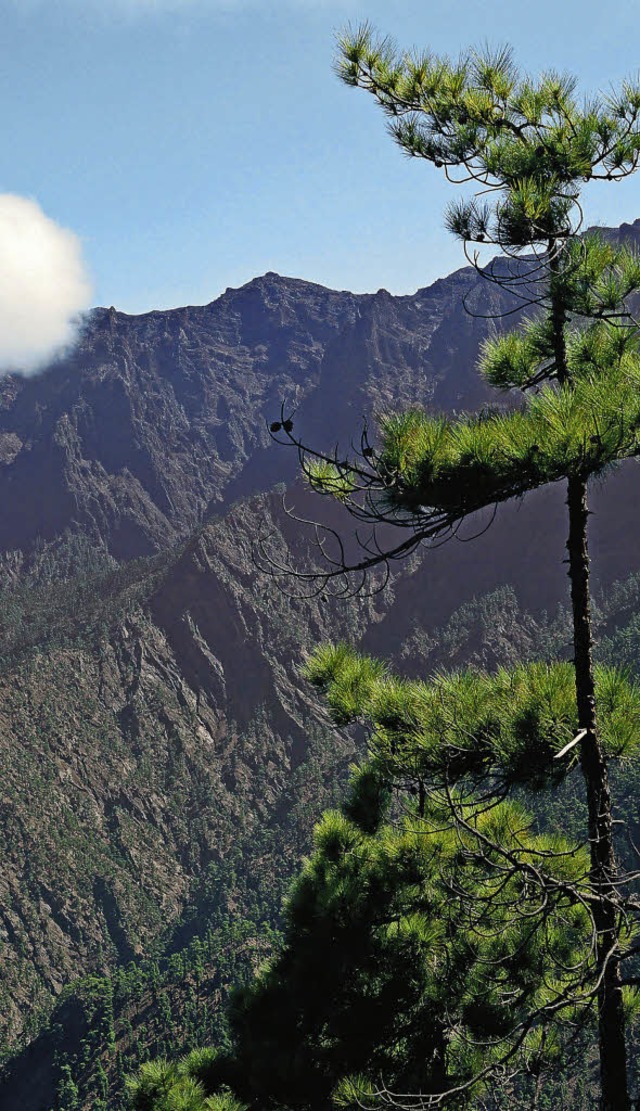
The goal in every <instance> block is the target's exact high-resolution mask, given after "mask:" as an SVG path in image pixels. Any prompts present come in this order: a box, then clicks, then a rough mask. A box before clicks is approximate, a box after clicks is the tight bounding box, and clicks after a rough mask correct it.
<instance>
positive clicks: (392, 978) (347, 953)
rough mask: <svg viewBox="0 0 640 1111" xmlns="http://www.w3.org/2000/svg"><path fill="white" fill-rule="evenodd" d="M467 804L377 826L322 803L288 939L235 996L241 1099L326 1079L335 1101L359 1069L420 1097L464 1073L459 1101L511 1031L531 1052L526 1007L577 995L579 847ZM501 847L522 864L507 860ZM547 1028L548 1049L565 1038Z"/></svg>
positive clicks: (290, 1100) (578, 999) (583, 999)
mask: <svg viewBox="0 0 640 1111" xmlns="http://www.w3.org/2000/svg"><path fill="white" fill-rule="evenodd" d="M371 770H372V769H371V767H370V766H369V767H367V766H365V767H364V768H363V769H360V770H359V771H357V772H356V778H357V779H359V780H360V782H362V777H363V774H364V773H367V772H371ZM373 770H374V771H375V769H373ZM378 774H379V773H378ZM356 789H358V787H357V786H356ZM345 809H346V810H348V809H349V805H347V807H346V808H345ZM465 814H466V819H467V821H468V828H467V830H466V832H464V833H462V834H461V830H460V828H458V829H457V830H456V829H454V828H453V827H452V826H451V824H450V823H449V822H448V821H447V820H446V814H445V811H444V810H443V808H442V807H441V806H439V805H437V804H435V803H433V802H432V803H429V804H428V805H427V807H426V808H425V809H424V810H423V812H422V813H420V814H418V813H415V812H414V814H413V815H411V814H408V813H407V814H406V816H405V818H404V819H403V820H402V821H399V822H396V823H393V824H390V823H384V824H379V825H378V827H377V828H376V830H375V831H374V832H370V825H369V823H368V821H366V820H365V826H364V828H363V825H362V824H360V823H358V822H357V821H354V820H352V819H350V818H349V817H348V816H347V814H346V813H337V812H333V813H328V814H326V815H325V817H324V819H323V821H322V822H321V823H320V825H319V827H318V829H317V831H316V839H315V843H316V851H315V853H314V855H313V857H312V858H311V860H310V861H309V863H308V864H307V865H306V867H305V868H304V870H303V872H302V874H301V876H300V878H299V879H298V881H297V883H296V885H295V886H294V888H293V891H292V894H291V897H290V901H289V905H288V909H287V920H286V928H285V945H284V948H283V950H282V952H281V954H280V955H279V956H278V957H277V958H276V959H275V960H274V961H273V962H272V963H271V964H270V965H269V966H268V967H267V968H266V969H265V970H264V971H263V972H262V973H261V975H260V976H259V977H258V978H257V980H256V981H255V982H254V984H253V985H252V986H251V987H250V988H249V989H247V990H246V991H245V992H244V993H242V994H241V995H240V996H239V997H237V999H236V1003H235V1008H234V1015H233V1019H232V1021H233V1026H234V1031H235V1067H236V1070H237V1071H236V1080H235V1084H236V1086H237V1088H238V1090H239V1091H240V1092H241V1093H242V1095H243V1096H244V1097H245V1098H248V1099H251V1100H252V1106H255V1107H258V1106H260V1107H263V1106H280V1105H284V1106H287V1107H300V1108H303V1107H304V1108H306V1107H310V1106H324V1105H325V1104H326V1101H327V1099H328V1098H329V1096H330V1093H331V1092H332V1091H333V1089H334V1088H335V1086H336V1084H339V1085H340V1088H339V1091H340V1097H339V1100H338V1102H340V1101H345V1100H346V1099H347V1094H348V1091H349V1090H350V1088H349V1084H345V1083H344V1081H345V1080H346V1078H348V1077H353V1075H354V1074H358V1073H360V1074H362V1075H363V1076H367V1077H369V1078H370V1080H371V1078H377V1077H380V1076H382V1077H384V1080H385V1084H386V1085H387V1086H388V1087H389V1088H391V1089H395V1090H402V1091H406V1090H420V1091H421V1092H422V1094H423V1095H426V1094H428V1093H429V1092H442V1091H445V1090H447V1089H449V1088H453V1087H456V1086H458V1085H466V1084H469V1085H470V1086H469V1088H468V1090H465V1091H463V1092H462V1093H461V1094H460V1096H459V1097H458V1098H454V1099H452V1100H451V1101H450V1104H449V1105H450V1106H468V1105H469V1104H470V1102H471V1101H472V1099H473V1098H474V1096H476V1095H477V1094H478V1091H479V1089H481V1088H482V1084H481V1083H480V1084H476V1083H475V1082H474V1081H475V1078H476V1077H477V1076H478V1074H479V1073H480V1071H481V1070H482V1069H483V1068H485V1067H487V1066H488V1065H490V1064H491V1062H496V1061H497V1060H499V1059H500V1058H501V1057H502V1056H503V1055H504V1054H505V1052H506V1053H508V1054H509V1053H513V1054H517V1052H519V1050H517V1049H516V1042H517V1041H518V1040H519V1038H521V1037H522V1038H523V1042H522V1051H523V1053H525V1055H528V1057H529V1059H534V1058H535V1057H536V1055H537V1048H536V1046H538V1048H539V1031H538V1030H537V1029H536V1027H537V1023H535V1022H534V1023H533V1024H531V1021H530V1020H531V1015H532V1014H536V1013H538V1014H539V1017H540V1021H542V1018H543V1016H544V1015H545V1014H546V1013H547V1012H548V1013H549V1014H553V1012H554V1010H556V1011H557V1012H558V1017H559V1013H560V1012H563V1017H565V1018H566V1017H568V1014H569V1012H571V1013H572V1014H573V1015H574V1016H577V1015H578V1014H579V1013H580V1011H581V1010H582V1009H583V1008H584V1006H585V1005H586V1004H587V1000H588V992H587V993H585V994H584V996H582V995H581V992H580V989H579V986H578V985H579V982H580V976H581V974H582V971H583V968H582V965H583V962H584V961H586V960H588V957H587V953H588V948H589V946H588V936H589V932H588V929H587V928H586V927H587V918H586V915H585V911H584V909H583V908H582V906H581V905H580V904H579V903H577V902H575V901H574V900H572V898H571V897H570V896H568V895H567V893H566V889H565V888H564V887H563V883H567V882H568V881H569V880H570V879H572V878H573V879H579V878H580V877H581V876H582V875H583V874H584V871H585V869H586V868H587V867H588V864H587V858H586V856H585V853H584V850H583V849H579V848H578V847H577V846H575V845H571V844H569V843H567V842H564V841H563V840H562V839H561V838H558V837H553V838H549V837H536V836H534V835H533V834H532V833H531V832H530V826H531V819H530V817H529V816H528V815H527V814H526V813H525V812H524V811H523V810H522V809H521V808H520V807H519V806H517V805H516V804H513V803H509V804H506V803H504V804H500V805H498V806H496V807H495V808H493V809H492V810H491V811H489V812H487V811H480V810H478V809H477V808H473V807H470V808H468V809H466V808H465ZM481 843H482V844H483V845H485V844H487V845H490V846H492V847H491V848H490V849H489V850H488V851H486V852H480V851H479V845H480V844H481ZM511 854H515V856H517V857H518V859H519V862H520V864H521V865H523V866H524V871H519V870H518V869H515V868H514V869H510V868H505V866H504V865H505V861H506V860H507V858H508V857H509V856H510V855H511ZM542 861H544V863H542ZM529 864H531V865H532V869H531V872H530V873H529V874H528V876H527V878H525V873H526V871H527V866H528V865H529ZM539 867H541V868H542V870H543V871H545V870H546V869H547V868H548V869H549V876H553V878H554V880H555V881H556V883H558V884H559V887H558V889H557V890H556V894H555V895H554V896H551V898H550V899H549V900H548V901H546V900H543V899H542V898H541V889H540V888H539V887H537V886H536V884H535V883H532V882H531V878H532V875H533V872H534V869H537V868H539ZM560 892H562V893H560ZM543 903H544V905H545V909H544V911H543V909H542V907H543ZM534 922H535V923H536V925H537V926H540V927H542V928H540V929H535V928H534V927H533V923H534ZM578 970H580V971H579V972H578ZM565 993H566V994H567V995H569V994H571V1003H570V1004H569V1003H568V1002H566V1001H565V1002H562V1003H561V1002H560V1001H562V1000H563V999H564V996H565ZM559 1004H560V1006H558V1005H559ZM547 1027H548V1033H547V1043H546V1051H547V1054H548V1053H549V1047H550V1043H551V1041H552V1040H553V1038H555V1039H556V1042H557V1044H558V1048H560V1045H561V1043H562V1038H561V1035H560V1033H559V1032H558V1031H555V1029H554V1020H552V1021H551V1027H549V1023H547ZM351 1086H353V1081H352V1085H351ZM357 1086H358V1087H360V1086H361V1085H360V1084H358V1085H357ZM369 1087H370V1082H369ZM365 1089H366V1085H365Z"/></svg>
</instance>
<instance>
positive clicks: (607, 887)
mask: <svg viewBox="0 0 640 1111" xmlns="http://www.w3.org/2000/svg"><path fill="white" fill-rule="evenodd" d="M567 505H568V507H569V538H568V541H567V551H568V554H569V577H570V579H571V605H572V610H573V641H574V652H575V676H576V697H577V703H578V728H579V729H586V735H585V736H584V738H583V739H582V741H581V745H580V762H581V766H582V774H583V776H584V780H585V784H586V791H587V805H588V815H589V844H590V852H591V868H590V885H591V891H592V893H593V894H595V896H596V900H595V902H594V903H593V907H592V911H593V918H594V923H595V927H596V930H597V962H598V974H599V976H601V983H600V989H599V992H598V1033H599V1049H600V1081H601V1092H602V1097H601V1105H600V1106H601V1108H602V1111H629V1108H630V1106H631V1104H630V1100H629V1092H628V1083H627V1058H626V1046H625V1019H624V1011H623V1004H622V985H621V976H620V961H619V958H618V955H617V942H618V914H617V911H616V891H617V888H616V886H615V884H616V879H617V876H618V870H617V865H616V859H615V853H614V846H613V822H612V815H611V793H610V790H609V777H608V773H607V762H606V758H605V755H604V752H603V750H602V747H601V745H600V742H599V739H598V730H597V720H596V703H595V690H594V677H593V638H592V628H591V604H590V592H589V551H588V546H587V520H588V515H589V511H588V506H587V480H586V478H581V477H577V478H570V479H569V482H568V493H567Z"/></svg>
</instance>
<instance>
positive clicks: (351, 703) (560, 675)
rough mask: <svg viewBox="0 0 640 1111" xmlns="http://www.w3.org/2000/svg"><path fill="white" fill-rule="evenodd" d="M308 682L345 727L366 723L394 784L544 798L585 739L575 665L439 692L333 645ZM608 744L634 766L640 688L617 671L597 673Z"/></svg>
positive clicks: (459, 681) (441, 679)
mask: <svg viewBox="0 0 640 1111" xmlns="http://www.w3.org/2000/svg"><path fill="white" fill-rule="evenodd" d="M307 674H308V677H309V678H310V679H311V681H312V682H313V683H314V685H315V686H317V687H318V688H319V689H321V690H322V691H323V693H324V695H325V697H326V700H327V703H328V705H329V707H330V709H331V713H332V715H333V717H334V718H335V720H336V721H338V722H340V723H344V722H348V721H354V720H356V719H357V720H360V721H365V722H367V723H368V724H369V725H370V727H371V728H372V733H371V738H370V741H369V745H370V748H371V750H372V752H373V753H375V756H376V759H377V761H378V762H379V763H380V765H381V766H382V767H383V768H384V775H385V776H386V777H387V778H389V779H391V780H392V781H394V782H395V781H398V780H402V781H405V782H406V781H408V780H412V781H413V782H414V783H416V784H418V783H419V782H420V781H430V782H431V781H433V780H435V781H437V782H440V783H442V782H445V781H447V782H456V781H458V780H462V779H463V778H465V777H472V778H474V779H477V780H478V781H482V780H483V779H484V778H485V777H486V776H487V775H491V776H494V777H495V778H496V779H497V780H499V781H500V782H502V783H504V784H505V785H507V784H508V785H511V786H514V785H517V786H521V787H527V788H529V789H531V788H540V787H543V786H547V785H548V784H549V783H553V782H559V781H560V780H562V779H563V778H564V777H565V776H566V775H567V773H568V771H569V770H570V769H571V768H572V767H573V766H574V764H575V760H576V759H577V756H578V753H579V749H578V748H577V746H575V747H574V748H573V749H572V750H571V751H570V752H569V753H568V754H567V755H566V756H565V757H562V758H560V759H557V756H558V753H559V752H560V751H561V750H562V749H563V748H564V747H565V746H566V745H567V744H569V742H570V741H571V740H572V738H573V737H574V736H575V735H576V733H577V730H578V714H577V707H576V694H575V683H574V677H573V669H572V667H571V664H569V663H555V664H546V663H529V664H526V665H521V666H519V667H516V668H514V669H512V670H507V669H504V668H500V669H499V670H498V671H496V672H494V673H487V672H482V671H477V670H468V671H460V672H450V673H442V674H439V675H436V676H434V677H433V678H432V679H431V680H430V681H429V682H420V681H417V680H401V679H397V678H395V677H394V676H391V675H389V674H388V673H387V672H386V670H385V669H384V668H383V667H382V665H381V664H380V663H379V662H378V661H374V660H371V658H370V657H368V656H362V655H360V654H358V653H357V652H355V651H354V650H352V649H349V648H348V647H347V646H346V645H344V644H340V645H337V646H335V647H332V646H330V645H323V646H322V648H320V649H319V650H318V651H317V652H316V653H314V654H313V655H312V657H311V659H310V661H309V664H308V669H307ZM596 695H597V699H598V705H599V707H600V708H601V712H602V742H603V746H604V749H605V751H606V752H607V754H608V755H609V757H610V758H615V757H627V758H630V757H632V756H633V755H634V754H635V753H636V752H637V750H638V746H639V744H640V687H639V686H638V685H637V684H636V683H635V682H634V681H633V680H631V679H630V677H629V675H628V674H627V673H626V672H624V671H620V670H617V669H615V668H612V667H604V666H600V667H598V668H597V670H596Z"/></svg>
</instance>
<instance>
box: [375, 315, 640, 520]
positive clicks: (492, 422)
mask: <svg viewBox="0 0 640 1111" xmlns="http://www.w3.org/2000/svg"><path fill="white" fill-rule="evenodd" d="M598 328H599V330H600V332H601V333H604V332H606V331H609V332H611V331H612V326H611V325H604V324H601V325H599V326H598ZM594 331H595V327H594V329H592V331H591V334H590V335H589V336H588V337H582V336H581V337H580V340H579V343H576V348H577V347H578V346H580V350H581V353H582V356H583V358H584V357H585V352H588V354H589V357H593V346H594V345H597V343H598V337H596V336H595V335H594ZM600 340H602V344H605V340H604V339H602V336H600ZM589 341H591V347H589ZM506 346H509V345H508V344H507V345H506ZM512 346H517V344H515V345H512ZM612 346H614V344H613V341H611V343H610V344H609V348H611V347H612ZM633 346H634V348H635V346H636V343H635V340H634V345H633ZM504 348H505V344H502V343H499V344H498V345H497V346H495V347H494V348H493V349H492V353H491V357H492V358H493V359H494V363H495V360H496V359H497V358H498V356H497V355H496V354H495V352H496V351H498V353H499V355H500V358H503V357H504V354H505V351H504ZM630 348H631V340H630V339H629V337H628V336H627V338H626V350H625V353H624V355H625V357H624V358H622V359H618V361H617V364H616V365H613V366H610V367H603V368H602V369H601V372H600V373H599V374H598V376H588V375H587V374H582V375H581V376H580V377H578V378H577V379H576V381H575V382H574V383H573V384H571V385H567V386H563V387H560V388H559V389H556V388H554V387H552V386H544V387H542V388H541V389H540V390H539V392H537V393H536V394H535V395H533V396H532V397H531V398H530V399H529V401H528V403H527V405H526V407H524V408H522V409H521V410H518V411H515V412H511V413H493V412H489V413H484V414H480V416H469V417H463V418H458V419H457V420H446V419H445V418H442V417H438V416H435V417H433V416H431V415H429V414H427V413H426V412H422V411H414V412H411V413H407V414H402V415H395V416H390V417H388V418H386V419H385V420H384V421H383V423H382V426H381V432H382V438H383V445H382V449H381V451H380V453H379V457H378V468H379V473H380V475H381V476H386V479H387V489H386V491H385V494H384V499H385V501H386V502H387V503H388V504H389V505H390V506H392V507H394V506H395V507H400V508H402V509H409V510H413V511H416V512H418V513H419V512H420V509H421V507H422V506H425V507H427V506H428V507H431V508H432V509H433V510H436V511H441V512H444V513H446V514H448V515H449V517H450V518H452V519H459V518H461V517H463V516H465V515H466V514H468V513H471V512H473V511H474V510H476V509H480V508H482V507H483V506H485V505H488V504H492V503H495V502H500V501H505V500H507V499H509V498H512V497H516V496H520V495H522V494H525V493H526V492H527V491H528V490H533V489H535V488H536V487H538V486H544V485H547V484H548V483H550V482H557V481H559V480H560V479H563V478H567V477H570V476H572V475H576V476H577V475H592V474H598V473H600V472H601V471H603V470H604V469H605V468H606V467H607V466H609V465H610V464H611V463H614V462H616V461H617V460H619V459H622V458H625V457H627V456H630V455H635V454H636V453H637V451H638V448H639V445H640V438H639V434H640V360H638V358H637V354H636V352H635V350H633V351H632V350H631V349H630ZM574 354H575V355H576V358H577V354H576V353H575V352H574ZM519 365H520V363H519V356H518V357H516V358H515V362H514V366H515V367H516V368H517V367H518V366H519ZM501 372H502V371H501Z"/></svg>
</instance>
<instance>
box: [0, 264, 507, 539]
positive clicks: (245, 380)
mask: <svg viewBox="0 0 640 1111" xmlns="http://www.w3.org/2000/svg"><path fill="white" fill-rule="evenodd" d="M478 282H479V279H478V277H477V276H476V275H475V274H474V273H473V272H472V271H470V270H466V271H462V272H460V273H459V274H456V275H453V276H452V277H451V278H449V279H446V280H445V281H442V282H437V283H436V284H435V285H434V286H432V287H431V288H430V289H426V290H421V291H419V292H418V293H417V294H416V295H415V296H413V297H391V295H390V294H388V293H386V292H385V291H380V293H378V294H375V295H373V296H369V295H367V296H359V297H357V296H354V295H353V294H351V293H336V292H332V291H330V290H326V289H323V288H322V287H321V286H316V285H312V284H310V283H308V282H302V281H295V280H292V279H287V278H279V277H278V276H277V275H276V274H267V275H265V276H264V277H262V278H258V279H256V280H255V281H252V282H250V283H249V284H248V285H246V286H244V287H242V288H241V289H238V290H229V291H227V293H225V294H224V295H223V296H222V297H220V298H219V299H218V300H217V301H215V302H213V303H212V304H211V305H207V306H204V307H202V308H184V309H176V310H173V311H170V312H153V313H148V314H146V315H144V316H140V317H131V316H125V315H124V314H122V313H117V312H115V310H113V309H111V310H104V309H97V310H95V312H93V313H92V314H91V316H90V318H89V319H88V321H87V323H86V327H85V329H84V332H83V335H82V339H81V341H80V343H79V345H78V346H77V348H76V349H75V350H74V351H73V352H72V353H71V354H70V355H69V356H68V357H67V358H66V359H64V360H62V361H60V362H58V363H57V364H56V365H55V366H53V367H52V368H51V369H49V370H48V371H47V372H46V373H44V374H43V375H41V376H39V377H36V378H30V379H21V378H17V377H11V378H8V379H5V380H4V381H3V382H2V383H1V384H0V499H1V501H2V505H3V513H2V519H1V521H0V550H2V549H4V550H7V549H9V550H11V549H26V550H29V549H30V548H31V547H32V546H33V544H34V543H35V541H36V539H38V538H40V539H42V540H45V541H48V540H51V539H52V538H53V537H55V536H56V535H59V534H60V533H61V532H63V531H64V529H65V528H67V527H69V526H71V525H78V526H80V527H81V528H82V529H83V530H84V531H85V532H87V533H88V534H89V535H90V536H91V537H92V539H93V540H94V541H99V542H102V543H103V544H104V545H105V546H106V547H107V548H108V550H109V551H110V552H111V553H112V554H113V555H114V556H115V557H116V558H118V559H131V558H134V557H136V556H140V555H146V554H149V553H151V552H153V551H158V550H160V549H164V548H166V547H168V546H170V545H171V544H172V543H174V542H175V541H176V540H178V539H181V538H184V537H185V536H186V535H188V533H189V531H190V530H191V529H192V528H194V526H196V525H197V524H198V523H200V522H201V521H202V520H204V519H205V518H206V516H207V514H208V513H209V512H211V511H212V510H214V511H217V512H219V511H221V510H223V509H224V507H225V506H226V505H228V504H229V502H230V501H231V500H234V499H235V498H237V497H240V496H243V495H245V494H247V493H253V492H257V491H259V490H264V489H268V488H269V486H270V485H272V484H273V483H275V482H276V481H279V480H288V479H290V478H291V477H292V476H293V474H294V471H295V459H294V458H293V455H292V453H287V452H285V451H278V450H277V449H275V448H274V447H273V445H272V444H271V442H270V439H269V434H268V430H267V425H268V422H269V421H271V420H274V419H275V418H277V416H278V415H279V413H280V408H281V405H282V404H283V403H284V405H285V407H286V408H287V410H288V411H289V410H291V409H294V408H295V409H296V410H297V420H298V421H299V426H300V427H301V428H302V429H304V430H305V432H308V434H309V436H312V437H314V438H316V437H318V436H319V437H321V439H322V441H323V442H324V443H329V444H331V443H333V442H335V438H336V437H339V438H344V437H347V438H349V437H350V436H351V435H352V434H353V432H354V431H357V429H358V427H359V425H360V423H361V421H362V418H363V416H364V415H365V414H370V413H371V412H372V411H380V410H384V409H386V408H388V407H389V406H391V405H396V404H398V403H400V404H407V405H409V404H415V403H416V402H419V401H421V402H433V403H434V404H436V405H438V406H442V407H451V406H452V405H461V404H465V405H468V404H476V403H477V402H478V401H480V400H481V399H482V398H483V397H484V396H485V394H484V391H483V388H482V386H481V385H479V384H478V382H477V379H475V377H474V376H473V373H472V367H473V360H474V355H475V351H476V350H477V345H478V342H479V340H480V339H481V338H482V336H483V335H484V333H485V331H486V321H477V320H473V319H472V318H471V317H469V316H468V315H466V314H465V312H464V309H463V306H462V298H463V297H464V296H465V295H469V303H475V302H476V301H477V299H478V296H479V295H480V293H481V292H482V294H484V295H486V294H487V292H489V293H490V292H491V291H490V289H489V290H488V291H487V289H485V288H484V287H483V286H478ZM492 303H493V302H492ZM485 307H486V306H485Z"/></svg>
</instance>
